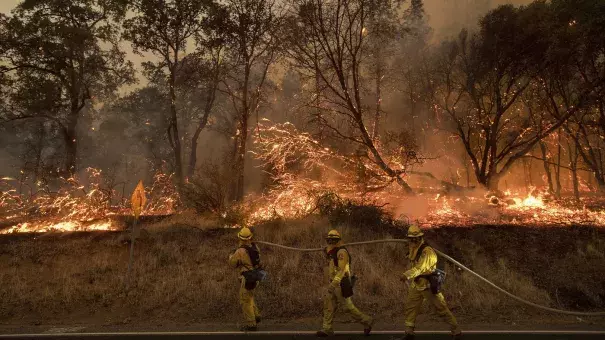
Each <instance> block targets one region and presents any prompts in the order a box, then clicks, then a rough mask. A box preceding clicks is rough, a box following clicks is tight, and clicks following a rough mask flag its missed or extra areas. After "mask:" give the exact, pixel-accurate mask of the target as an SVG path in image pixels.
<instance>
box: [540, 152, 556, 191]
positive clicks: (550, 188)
mask: <svg viewBox="0 0 605 340" xmlns="http://www.w3.org/2000/svg"><path fill="white" fill-rule="evenodd" d="M539 144H540V150H541V151H542V162H543V163H544V172H546V179H547V180H548V192H549V193H551V194H552V193H554V188H553V183H552V174H551V172H550V164H548V155H547V150H546V144H544V143H543V142H540V143H539Z"/></svg>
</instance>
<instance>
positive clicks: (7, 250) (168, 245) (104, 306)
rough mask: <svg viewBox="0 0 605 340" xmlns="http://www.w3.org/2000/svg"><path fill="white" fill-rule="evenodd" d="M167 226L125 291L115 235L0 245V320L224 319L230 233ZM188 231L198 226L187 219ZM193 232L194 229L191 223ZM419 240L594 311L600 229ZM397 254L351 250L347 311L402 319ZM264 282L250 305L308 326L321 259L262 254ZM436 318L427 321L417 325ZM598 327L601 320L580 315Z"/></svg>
mask: <svg viewBox="0 0 605 340" xmlns="http://www.w3.org/2000/svg"><path fill="white" fill-rule="evenodd" d="M188 223H189V222H184V221H182V220H180V221H179V220H178V219H174V220H172V221H171V220H170V219H169V220H168V221H163V222H161V223H159V224H156V225H147V226H146V227H145V229H147V231H148V232H147V233H143V237H142V238H141V239H137V242H136V254H135V265H134V272H133V274H134V279H133V285H132V286H133V287H132V288H131V289H130V290H128V291H126V290H125V289H124V284H123V280H124V275H125V273H126V268H127V261H128V251H129V248H128V241H127V239H125V238H124V235H123V234H121V233H117V232H92V233H72V234H45V235H3V236H1V237H0V323H3V324H32V325H33V324H39V323H44V324H49V323H53V324H80V323H88V324H96V325H116V324H124V323H130V324H133V325H136V324H137V323H141V322H145V323H148V322H157V323H160V324H187V323H195V322H203V321H220V322H225V323H231V322H233V323H235V322H236V321H238V320H239V318H240V309H239V305H238V300H237V282H236V275H235V273H234V272H233V270H231V269H230V268H228V267H227V265H226V260H227V256H228V254H229V253H230V252H231V251H232V250H233V249H234V248H235V247H236V239H235V231H234V230H232V229H212V228H211V225H209V224H208V225H205V226H203V227H202V228H201V229H198V228H194V227H192V226H191V225H187V224H188ZM196 223H197V222H196ZM196 226H197V227H200V225H199V224H197V225H196ZM328 229H329V224H328V222H327V221H325V220H323V219H319V218H309V219H306V220H302V221H290V222H287V223H285V222H283V221H282V222H274V223H270V224H266V225H261V226H258V227H257V228H256V231H255V232H256V237H257V239H262V240H266V241H271V242H276V243H280V244H287V245H293V246H301V247H317V246H319V245H323V236H324V235H325V233H326V232H327V230H328ZM340 229H341V230H342V232H343V234H344V237H345V239H346V240H347V241H362V240H371V239H380V238H390V237H403V235H404V232H405V230H397V229H386V228H379V227H373V228H362V229H360V228H352V227H342V228H340ZM426 238H427V240H428V241H429V242H430V243H432V244H434V245H435V246H436V247H437V248H438V249H440V250H442V251H444V252H446V253H448V254H450V255H451V256H453V257H454V258H456V259H458V260H459V261H461V262H462V263H465V264H466V265H468V266H469V267H470V268H472V269H473V270H475V271H477V272H478V273H480V274H482V275H484V276H485V277H487V278H489V279H491V280H493V281H494V282H496V283H497V284H498V285H500V286H502V287H503V288H505V289H507V290H510V291H511V292H513V293H515V294H518V295H520V296H522V297H524V298H526V299H528V300H530V301H533V302H536V303H540V304H545V305H549V306H552V307H557V308H564V309H573V310H584V311H586V310H599V309H601V310H605V266H603V263H604V261H605V255H604V254H605V230H603V229H594V228H588V227H582V228H573V227H572V228H544V229H536V228H523V227H507V226H499V227H473V228H463V227H454V226H444V227H441V228H435V229H433V230H430V231H428V232H427V236H426ZM406 251H407V250H406V249H405V246H404V245H402V244H383V245H367V246H359V247H355V248H352V249H351V254H352V257H353V268H354V271H355V272H356V273H357V275H358V276H360V280H359V285H358V287H357V290H356V294H355V297H354V299H355V303H356V304H357V305H358V306H359V307H360V308H361V309H363V310H365V311H367V312H369V313H371V314H373V315H375V316H376V317H377V318H379V319H381V320H383V321H384V322H393V321H394V322H401V321H402V320H401V319H402V315H401V311H402V307H403V298H404V296H405V289H404V288H403V285H402V283H401V282H400V281H399V277H400V276H401V273H402V272H403V271H404V269H405V267H406V265H407V261H406V259H405V255H406ZM262 254H263V259H264V261H265V263H266V265H267V267H268V270H269V272H270V275H271V279H270V281H269V282H268V283H266V284H264V285H263V286H261V287H260V289H259V291H258V302H259V305H260V306H261V308H262V310H263V312H264V317H265V318H266V319H271V320H281V321H288V320H291V319H308V318H319V315H320V313H321V308H322V302H321V292H322V286H323V281H322V280H323V276H322V274H323V272H322V266H323V265H324V261H325V260H324V258H323V256H322V254H320V253H298V252H291V251H285V250H278V249H272V248H267V247H262ZM445 268H446V270H447V272H448V278H447V283H446V286H445V295H446V298H447V299H448V301H449V304H450V306H451V307H452V309H453V311H454V313H455V314H456V315H457V316H458V317H459V318H460V320H461V321H462V322H464V321H468V322H471V321H472V322H473V323H475V324H476V323H478V322H480V323H486V324H489V323H500V324H501V323H506V322H511V323H512V322H516V323H523V322H526V323H531V322H534V323H543V322H545V321H557V322H563V323H565V322H580V321H577V319H576V318H575V317H561V316H556V315H552V314H547V313H543V312H540V311H537V310H535V309H532V308H530V307H525V306H523V305H520V304H519V303H517V302H515V301H512V300H510V299H509V298H507V297H505V296H504V295H502V294H500V293H498V292H496V291H494V290H493V289H492V288H490V287H487V286H485V285H484V284H482V283H481V282H479V281H478V280H476V279H475V278H473V277H471V276H470V275H468V274H466V273H463V272H461V271H459V270H457V269H456V268H454V267H452V266H449V265H446V266H445ZM423 318H425V320H426V319H431V320H433V319H436V318H435V317H434V316H432V314H431V316H426V317H423ZM583 319H584V320H587V321H589V322H593V323H601V324H604V325H605V320H603V318H600V319H591V318H589V319H586V318H583Z"/></svg>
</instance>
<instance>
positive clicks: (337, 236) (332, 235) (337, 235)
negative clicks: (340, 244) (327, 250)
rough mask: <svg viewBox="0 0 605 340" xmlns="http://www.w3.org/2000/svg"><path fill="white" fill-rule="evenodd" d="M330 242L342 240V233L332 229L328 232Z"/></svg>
mask: <svg viewBox="0 0 605 340" xmlns="http://www.w3.org/2000/svg"><path fill="white" fill-rule="evenodd" d="M327 239H328V240H340V233H339V232H338V230H336V229H332V230H330V231H329V232H328V237H327Z"/></svg>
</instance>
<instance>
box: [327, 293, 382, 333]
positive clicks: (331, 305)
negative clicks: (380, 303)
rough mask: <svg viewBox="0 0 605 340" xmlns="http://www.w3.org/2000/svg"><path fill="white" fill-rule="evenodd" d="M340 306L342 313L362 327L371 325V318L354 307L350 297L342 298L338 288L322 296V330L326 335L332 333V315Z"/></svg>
mask: <svg viewBox="0 0 605 340" xmlns="http://www.w3.org/2000/svg"><path fill="white" fill-rule="evenodd" d="M339 305H340V306H342V308H343V309H344V311H345V312H346V313H347V314H349V315H350V316H351V317H352V318H353V320H355V321H356V322H358V323H360V324H362V325H364V326H366V327H367V326H369V325H370V324H371V323H372V318H371V317H369V316H367V315H365V314H364V313H362V312H361V311H359V309H357V307H355V305H354V304H353V301H352V300H351V298H350V297H348V298H346V299H345V298H343V297H342V292H341V290H340V287H339V288H336V289H334V291H333V292H332V293H330V292H326V295H325V296H324V320H323V326H322V330H323V331H324V332H326V333H332V332H333V330H332V321H333V320H334V313H335V312H336V308H338V306H339Z"/></svg>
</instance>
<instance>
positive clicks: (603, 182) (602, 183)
mask: <svg viewBox="0 0 605 340" xmlns="http://www.w3.org/2000/svg"><path fill="white" fill-rule="evenodd" d="M595 179H596V180H597V185H598V190H599V193H601V194H604V193H605V179H604V178H603V177H596V178H595Z"/></svg>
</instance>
